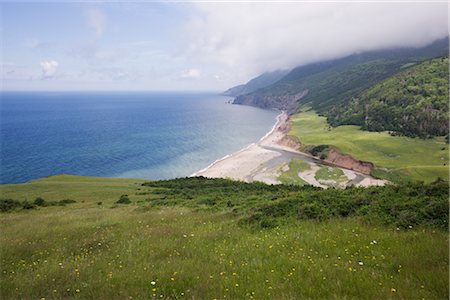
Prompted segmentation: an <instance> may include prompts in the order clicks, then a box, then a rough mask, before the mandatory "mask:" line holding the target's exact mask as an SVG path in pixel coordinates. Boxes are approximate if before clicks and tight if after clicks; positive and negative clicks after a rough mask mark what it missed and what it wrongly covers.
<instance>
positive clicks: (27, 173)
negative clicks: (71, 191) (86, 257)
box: [0, 92, 278, 184]
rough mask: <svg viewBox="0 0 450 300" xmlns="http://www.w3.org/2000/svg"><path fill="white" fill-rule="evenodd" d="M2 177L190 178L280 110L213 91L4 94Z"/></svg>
mask: <svg viewBox="0 0 450 300" xmlns="http://www.w3.org/2000/svg"><path fill="white" fill-rule="evenodd" d="M0 97H1V98H0V182H1V183H3V184H6V183H8V184H9V183H22V182H27V181H30V180H34V179H38V178H42V177H48V176H52V175H57V174H72V175H84V176H101V177H121V178H143V179H169V178H176V177H185V176H189V175H191V174H193V173H195V172H196V171H199V170H200V169H203V168H205V167H207V166H208V165H210V164H211V163H213V162H214V161H215V160H218V159H220V158H222V157H224V156H226V155H228V154H231V153H233V152H236V151H238V150H240V149H242V148H244V147H246V146H248V145H249V144H251V143H253V142H256V141H258V140H259V139H260V138H261V137H262V136H264V135H265V134H266V133H267V132H269V131H270V130H271V128H272V127H273V125H274V124H275V122H276V116H277V114H278V112H276V111H271V110H263V109H259V108H255V107H250V106H243V105H233V104H230V102H231V100H232V98H230V97H225V96H219V95H217V94H213V93H189V92H187V93H186V92H185V93H181V92H177V93H173V92H170V93H169V92H1V93H0Z"/></svg>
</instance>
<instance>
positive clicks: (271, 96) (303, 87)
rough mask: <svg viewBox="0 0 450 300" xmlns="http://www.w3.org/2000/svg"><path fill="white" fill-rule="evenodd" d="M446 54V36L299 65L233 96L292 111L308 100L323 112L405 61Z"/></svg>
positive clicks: (244, 101) (241, 101) (248, 102)
mask: <svg viewBox="0 0 450 300" xmlns="http://www.w3.org/2000/svg"><path fill="white" fill-rule="evenodd" d="M446 54H448V38H445V39H441V40H438V41H436V42H434V43H432V44H430V45H428V46H426V47H422V48H417V49H414V48H402V49H392V50H382V51H373V52H367V53H362V54H354V55H351V56H348V57H344V58H340V59H336V60H331V61H325V62H320V63H314V64H310V65H306V66H300V67H297V68H294V69H293V70H292V71H291V72H289V73H288V74H287V75H286V76H285V77H283V78H282V79H281V80H279V81H278V82H276V83H274V84H272V85H270V86H267V87H265V88H261V89H259V90H256V91H255V92H252V93H250V94H248V95H240V96H238V97H236V99H235V101H234V103H236V104H246V105H253V106H258V107H263V108H277V109H286V107H289V108H290V110H289V112H291V113H293V112H295V111H296V108H297V107H298V105H299V104H300V103H309V105H311V106H312V107H313V108H314V109H315V110H317V111H318V112H319V113H322V114H324V113H326V112H327V111H328V110H329V109H330V108H331V107H332V106H334V105H336V104H337V103H340V102H343V101H346V100H348V99H351V98H352V97H356V96H357V95H359V94H360V93H361V92H362V91H364V90H365V89H368V88H370V87H372V86H373V85H375V84H377V83H379V82H381V81H383V80H384V79H386V78H388V77H389V76H392V75H394V74H396V73H398V72H400V71H402V70H403V69H402V68H404V67H405V65H407V64H408V63H414V64H415V63H417V62H420V61H422V60H424V59H427V58H431V57H436V56H442V55H446ZM300 96H302V97H300ZM286 99H288V100H286Z"/></svg>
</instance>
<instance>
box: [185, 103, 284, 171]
mask: <svg viewBox="0 0 450 300" xmlns="http://www.w3.org/2000/svg"><path fill="white" fill-rule="evenodd" d="M283 114H285V112H284V111H282V112H281V113H280V114H279V115H277V117H276V122H275V124H274V125H273V126H272V129H270V131H269V132H267V133H266V134H265V135H264V136H263V137H261V138H260V139H259V140H258V141H257V142H254V143H251V144H249V145H247V146H245V147H244V148H242V149H240V150H238V151H236V152H233V153H231V154H227V155H225V156H224V157H222V158H219V159H216V160H215V161H213V162H212V163H211V164H209V165H208V166H207V167H205V168H203V169H201V170H199V171H197V172H195V173H192V174H191V175H189V177H195V176H202V175H198V174H199V173H204V172H207V171H208V170H209V169H210V168H212V167H214V166H215V165H216V164H218V163H220V162H222V161H224V160H226V159H229V158H232V157H234V156H236V155H238V154H239V153H241V152H244V151H246V150H248V149H249V148H251V147H252V146H255V145H257V144H259V143H261V142H262V141H263V140H264V139H266V138H267V137H269V136H270V135H271V134H273V132H274V131H275V130H276V129H277V128H278V127H279V126H280V125H281V124H280V123H281V117H282V116H283Z"/></svg>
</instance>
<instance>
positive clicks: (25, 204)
mask: <svg viewBox="0 0 450 300" xmlns="http://www.w3.org/2000/svg"><path fill="white" fill-rule="evenodd" d="M35 207H36V206H35V205H34V204H31V203H29V202H28V201H24V202H23V203H22V208H23V209H33V208H35Z"/></svg>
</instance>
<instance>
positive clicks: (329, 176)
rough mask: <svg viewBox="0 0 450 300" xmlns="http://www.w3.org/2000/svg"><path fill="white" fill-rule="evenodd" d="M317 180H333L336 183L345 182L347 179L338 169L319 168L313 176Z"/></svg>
mask: <svg viewBox="0 0 450 300" xmlns="http://www.w3.org/2000/svg"><path fill="white" fill-rule="evenodd" d="M315 177H316V179H317V180H333V181H335V182H337V183H341V182H345V181H347V180H348V179H347V177H346V176H345V175H344V172H343V171H342V170H341V169H338V168H332V167H325V166H324V167H321V168H320V169H319V170H318V171H317V172H316V175H315Z"/></svg>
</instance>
